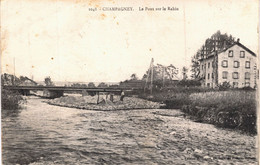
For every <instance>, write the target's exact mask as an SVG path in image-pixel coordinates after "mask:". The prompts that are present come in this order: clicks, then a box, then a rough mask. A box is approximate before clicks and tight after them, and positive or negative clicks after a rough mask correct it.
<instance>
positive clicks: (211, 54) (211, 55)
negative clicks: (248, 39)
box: [200, 42, 256, 61]
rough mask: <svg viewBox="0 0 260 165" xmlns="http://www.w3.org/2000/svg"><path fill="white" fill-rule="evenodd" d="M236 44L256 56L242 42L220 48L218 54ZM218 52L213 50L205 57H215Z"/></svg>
mask: <svg viewBox="0 0 260 165" xmlns="http://www.w3.org/2000/svg"><path fill="white" fill-rule="evenodd" d="M235 45H238V46H240V47H242V48H243V49H245V50H246V51H247V52H249V53H250V54H251V55H253V56H255V57H256V54H255V53H254V52H253V51H251V50H250V49H248V48H247V47H246V46H245V45H243V44H241V43H240V42H234V44H232V45H230V46H229V47H227V48H225V49H222V50H219V51H217V54H220V53H222V52H225V51H227V50H228V49H230V48H231V47H233V46H235ZM215 53H216V52H214V51H213V52H211V53H210V54H208V55H207V57H206V58H205V59H208V58H210V57H213V56H214V55H215ZM201 60H203V59H200V61H201Z"/></svg>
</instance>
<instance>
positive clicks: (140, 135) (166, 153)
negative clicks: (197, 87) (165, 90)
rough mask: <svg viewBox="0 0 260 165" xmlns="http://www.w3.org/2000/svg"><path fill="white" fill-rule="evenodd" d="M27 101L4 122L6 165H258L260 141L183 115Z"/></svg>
mask: <svg viewBox="0 0 260 165" xmlns="http://www.w3.org/2000/svg"><path fill="white" fill-rule="evenodd" d="M44 101H46V99H41V98H38V97H34V96H27V103H26V104H25V105H24V108H23V109H22V110H21V111H19V112H17V113H16V114H14V115H9V116H2V159H3V164H6V165H9V164H10V165H11V164H31V165H50V164H52V165H53V164H55V165H63V164H78V165H80V164H238V165H239V164H241V165H242V164H257V159H256V145H255V144H256V136H248V135H244V134H240V133H238V132H236V131H231V130H228V129H221V128H217V127H215V126H213V125H210V124H204V123H196V122H194V121H191V120H189V119H186V118H185V117H184V113H183V112H181V111H179V110H174V109H171V110H165V109H143V110H129V111H109V112H107V111H92V110H81V109H76V108H66V107H59V106H53V105H49V104H47V103H45V102H44Z"/></svg>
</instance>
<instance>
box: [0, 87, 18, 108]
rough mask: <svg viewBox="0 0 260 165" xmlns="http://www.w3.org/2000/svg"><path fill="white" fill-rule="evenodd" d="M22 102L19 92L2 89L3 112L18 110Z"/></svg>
mask: <svg viewBox="0 0 260 165" xmlns="http://www.w3.org/2000/svg"><path fill="white" fill-rule="evenodd" d="M22 100H23V98H22V96H21V95H20V94H19V93H18V92H15V91H10V90H5V89H2V96H1V102H2V105H1V107H2V110H16V109H18V108H19V103H20V102H21V101H22Z"/></svg>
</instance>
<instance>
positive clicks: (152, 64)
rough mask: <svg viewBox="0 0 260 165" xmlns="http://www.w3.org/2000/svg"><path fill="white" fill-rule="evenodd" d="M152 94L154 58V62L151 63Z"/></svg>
mask: <svg viewBox="0 0 260 165" xmlns="http://www.w3.org/2000/svg"><path fill="white" fill-rule="evenodd" d="M151 69H152V71H151V94H152V93H153V58H152V62H151Z"/></svg>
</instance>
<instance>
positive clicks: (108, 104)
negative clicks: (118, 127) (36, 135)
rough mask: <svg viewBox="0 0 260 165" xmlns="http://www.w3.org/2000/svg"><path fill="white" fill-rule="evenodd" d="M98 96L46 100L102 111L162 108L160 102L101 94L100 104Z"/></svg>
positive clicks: (64, 105) (56, 103)
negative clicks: (111, 99)
mask: <svg viewBox="0 0 260 165" xmlns="http://www.w3.org/2000/svg"><path fill="white" fill-rule="evenodd" d="M97 97H98V96H79V95H73V96H64V97H60V98H56V99H53V100H47V101H46V102H47V103H48V104H51V105H57V106H63V107H70V108H78V109H88V110H100V111H112V110H130V109H158V108H160V104H159V103H156V102H152V101H147V100H144V99H140V98H135V97H125V98H124V101H120V96H114V100H113V102H112V101H110V100H108V99H106V97H105V96H102V95H101V96H100V101H99V104H97Z"/></svg>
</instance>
